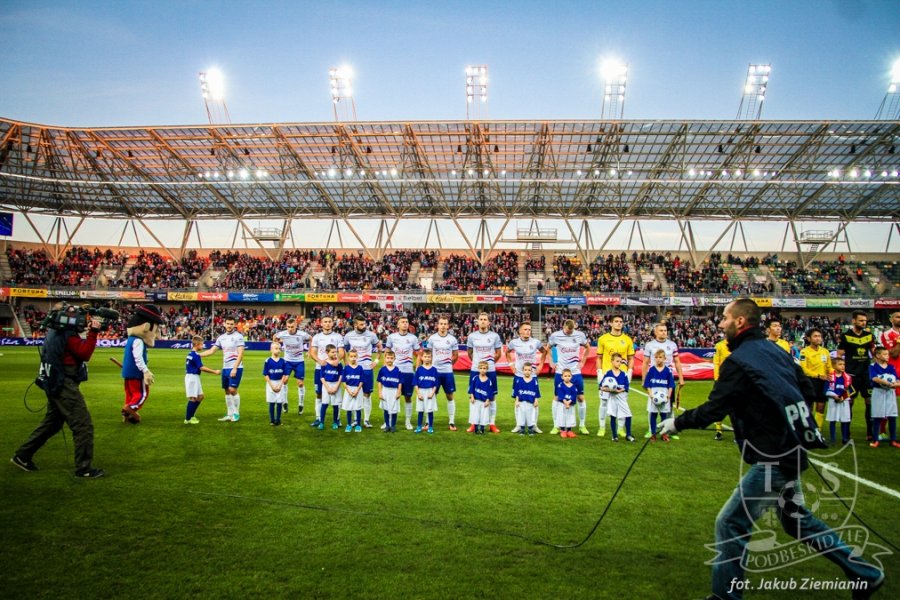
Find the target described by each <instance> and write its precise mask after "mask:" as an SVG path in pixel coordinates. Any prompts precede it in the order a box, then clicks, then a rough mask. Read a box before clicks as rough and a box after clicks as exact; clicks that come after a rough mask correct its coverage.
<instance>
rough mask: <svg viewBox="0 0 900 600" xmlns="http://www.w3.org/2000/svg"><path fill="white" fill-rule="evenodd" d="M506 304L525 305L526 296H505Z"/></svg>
mask: <svg viewBox="0 0 900 600" xmlns="http://www.w3.org/2000/svg"><path fill="white" fill-rule="evenodd" d="M503 302H504V303H505V304H525V296H503Z"/></svg>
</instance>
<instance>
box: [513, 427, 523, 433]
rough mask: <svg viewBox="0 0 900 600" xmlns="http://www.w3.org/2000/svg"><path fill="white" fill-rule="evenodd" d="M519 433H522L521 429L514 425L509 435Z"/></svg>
mask: <svg viewBox="0 0 900 600" xmlns="http://www.w3.org/2000/svg"><path fill="white" fill-rule="evenodd" d="M520 431H522V428H521V427H519V426H518V425H516V426H515V427H513V430H512V431H510V433H519V432H520Z"/></svg>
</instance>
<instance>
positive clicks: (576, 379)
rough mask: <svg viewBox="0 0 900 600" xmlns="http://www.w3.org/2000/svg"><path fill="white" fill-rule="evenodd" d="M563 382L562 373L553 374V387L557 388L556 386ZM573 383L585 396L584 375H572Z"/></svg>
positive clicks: (579, 393) (579, 392)
mask: <svg viewBox="0 0 900 600" xmlns="http://www.w3.org/2000/svg"><path fill="white" fill-rule="evenodd" d="M561 383H562V374H561V373H557V374H556V375H554V376H553V389H554V390H555V389H556V388H558V387H559V385H560V384H561ZM572 385H574V386H575V389H576V390H578V395H579V396H584V377H582V376H581V375H574V374H573V375H572Z"/></svg>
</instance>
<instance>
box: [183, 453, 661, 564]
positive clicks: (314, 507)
mask: <svg viewBox="0 0 900 600" xmlns="http://www.w3.org/2000/svg"><path fill="white" fill-rule="evenodd" d="M650 441H651V440H650V439H649V438H648V439H647V440H646V441H645V442H644V444H643V445H642V446H641V449H640V450H638V453H637V454H636V455H635V457H634V459H633V460H632V461H631V464H630V465H628V469H627V470H626V471H625V475H623V476H622V480H621V481H619V485H618V486H616V489H615V491H614V492H613V495H612V497H610V499H609V501H608V502H607V503H606V507H605V508H604V509H603V512H602V513H601V514H600V518H598V519H597V521H596V522H595V523H594V526H593V527H592V528H591V530H590V531H589V532H588V534H587V535H586V536H585V537H584V539H582V540H581V541H580V542H578V543H575V544H554V543H553V542H548V541H546V540H540V539H537V538H532V537H529V536H527V535H524V534H521V533H514V532H510V531H503V530H498V529H485V528H484V527H482V526H477V527H476V526H473V525H467V524H464V523H453V522H450V521H438V520H434V519H421V518H418V517H408V516H405V515H393V516H392V517H391V518H393V519H399V520H405V521H412V522H415V523H420V524H423V525H436V526H439V527H450V528H453V529H457V530H469V529H471V530H473V531H477V532H478V533H481V534H483V533H491V534H493V535H498V536H504V537H512V538H517V539H520V540H524V541H526V542H528V543H530V544H535V545H537V546H549V547H550V548H559V549H563V550H567V549H575V548H580V547H581V546H583V545H584V544H585V543H587V541H588V540H590V539H591V538H592V537H593V536H594V534H595V533H596V532H597V529H599V528H600V523H602V522H603V519H604V517H606V514H607V513H608V512H609V509H610V507H612V504H613V502H614V501H615V499H616V496H618V494H619V491H620V490H621V489H622V486H623V485H624V484H625V481H626V480H627V479H628V476H629V475H630V474H631V470H632V469H633V468H634V465H635V464H637V461H638V459H639V458H640V457H641V454H643V453H644V450H645V449H646V448H647V445H648V444H649V443H650ZM182 493H185V494H191V495H194V496H212V497H216V498H231V499H233V500H247V501H250V502H258V503H260V504H277V505H281V506H289V507H292V508H302V509H304V510H315V511H320V512H340V513H346V514H352V515H356V516H372V517H379V518H384V516H385V515H384V513H373V512H369V511H359V510H350V509H341V508H334V507H330V506H319V505H316V504H305V503H301V502H290V501H287V500H273V499H271V498H260V497H256V496H245V495H243V494H228V493H219V492H202V491H194V490H183V491H182Z"/></svg>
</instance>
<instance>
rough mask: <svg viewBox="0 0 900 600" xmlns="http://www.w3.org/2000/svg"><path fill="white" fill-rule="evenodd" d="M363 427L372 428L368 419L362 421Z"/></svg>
mask: <svg viewBox="0 0 900 600" xmlns="http://www.w3.org/2000/svg"><path fill="white" fill-rule="evenodd" d="M363 427H365V428H366V429H372V424H371V423H369V422H368V421H365V422H363ZM382 429H384V427H382Z"/></svg>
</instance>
